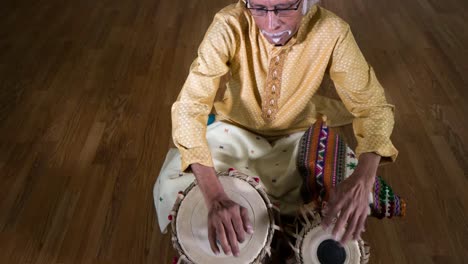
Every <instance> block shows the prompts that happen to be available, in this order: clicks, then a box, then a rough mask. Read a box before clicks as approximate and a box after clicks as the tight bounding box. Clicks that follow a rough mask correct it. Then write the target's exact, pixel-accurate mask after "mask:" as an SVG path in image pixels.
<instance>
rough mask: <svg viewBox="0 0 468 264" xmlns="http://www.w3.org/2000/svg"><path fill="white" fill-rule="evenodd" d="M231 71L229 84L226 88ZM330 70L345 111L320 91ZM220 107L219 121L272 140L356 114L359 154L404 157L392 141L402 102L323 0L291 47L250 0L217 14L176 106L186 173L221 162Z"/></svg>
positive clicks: (390, 158) (385, 158)
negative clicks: (390, 95)
mask: <svg viewBox="0 0 468 264" xmlns="http://www.w3.org/2000/svg"><path fill="white" fill-rule="evenodd" d="M228 73H229V82H228V83H227V85H226V87H222V88H221V89H220V88H219V87H220V80H221V78H222V77H223V76H226V75H227V74H228ZM325 73H329V75H330V78H331V80H332V81H333V83H334V85H335V87H336V90H337V93H338V95H339V97H340V98H341V100H342V102H343V104H344V106H345V107H346V109H347V111H346V110H345V113H343V111H341V110H340V105H337V104H336V103H333V101H332V100H329V99H327V98H326V97H322V96H318V95H316V92H317V90H318V88H319V87H320V84H321V82H322V79H323V77H324V74H325ZM213 108H214V110H215V112H216V114H217V119H218V120H225V121H228V122H230V123H232V124H234V125H237V126H239V127H242V128H245V129H248V130H250V131H252V132H254V133H257V134H259V135H262V136H265V137H270V138H275V137H277V136H281V135H286V134H290V133H293V132H297V131H302V130H306V129H307V128H308V127H309V126H311V125H312V124H313V123H314V122H315V121H316V118H317V117H318V113H320V112H322V113H323V112H325V113H326V112H327V108H328V112H330V113H335V114H336V113H338V115H336V116H335V117H333V118H329V119H330V120H329V121H327V122H330V123H329V125H330V126H333V123H334V124H335V125H339V124H340V123H341V124H343V123H347V121H346V119H347V117H346V115H347V114H348V119H349V117H351V118H352V119H349V121H351V120H352V123H353V129H354V133H355V136H356V139H357V143H358V144H357V148H356V150H355V152H356V155H357V156H358V157H359V155H360V154H362V153H365V152H374V153H377V154H379V155H381V156H382V157H383V158H382V160H381V164H382V163H386V162H394V161H395V159H396V157H397V155H398V151H397V149H396V148H395V147H394V146H393V144H392V142H391V140H390V135H391V133H392V130H393V125H394V113H393V111H394V106H393V105H391V104H388V103H387V101H386V99H385V93H384V89H383V88H382V86H381V85H380V83H379V81H378V80H377V78H376V76H375V73H374V70H373V68H372V67H371V66H370V65H369V64H368V63H367V61H366V59H365V58H364V56H363V55H362V53H361V51H360V49H359V47H358V45H357V44H356V41H355V39H354V37H353V34H352V33H351V30H350V26H349V25H348V24H347V23H346V22H345V21H344V20H342V19H341V18H339V17H338V16H337V15H335V14H333V13H332V12H330V11H328V10H326V9H324V8H323V7H320V6H318V5H314V6H313V7H311V9H310V10H309V11H308V13H307V14H306V15H305V16H304V17H303V19H302V21H301V25H300V27H299V31H298V32H297V34H296V35H295V36H294V37H293V38H292V39H291V40H290V41H289V42H288V43H287V44H286V45H285V46H274V45H272V44H270V43H269V42H268V41H267V40H266V39H265V38H264V37H263V35H262V34H261V33H260V31H259V29H258V27H257V26H256V25H255V22H254V20H253V17H252V16H251V15H250V13H249V11H248V10H247V9H246V8H245V7H244V4H243V2H242V1H239V2H238V3H237V4H232V5H229V6H227V7H226V8H224V9H223V10H221V11H220V12H218V13H217V14H216V15H215V17H214V20H213V22H212V24H211V25H210V27H209V29H208V31H207V32H206V35H205V37H204V39H203V41H202V43H201V44H200V47H199V50H198V57H197V58H196V59H195V60H194V62H193V63H192V65H191V67H190V72H189V75H188V77H187V80H186V82H185V84H184V86H183V88H182V90H181V92H180V94H179V97H178V99H177V101H176V102H175V103H174V104H173V106H172V129H173V131H172V134H173V139H174V143H175V145H176V147H177V148H178V149H179V151H180V153H181V157H182V164H181V170H182V171H186V170H187V169H188V167H189V165H190V164H193V163H200V164H203V165H206V166H211V167H212V166H213V161H212V157H211V153H210V150H209V148H208V145H207V141H206V126H207V125H206V124H207V119H208V114H209V113H210V112H211V111H212V110H213ZM331 108H334V109H331ZM343 109H344V108H343ZM340 111H341V118H340ZM346 112H347V113H346ZM349 113H350V114H349ZM339 119H341V120H339ZM343 120H344V121H343ZM348 123H349V122H348Z"/></svg>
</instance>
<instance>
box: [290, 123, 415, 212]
mask: <svg viewBox="0 0 468 264" xmlns="http://www.w3.org/2000/svg"><path fill="white" fill-rule="evenodd" d="M347 149H348V146H347V145H346V143H345V142H344V140H343V139H342V138H341V137H340V136H339V135H338V133H336V131H335V130H333V129H330V128H329V127H327V125H326V123H325V122H323V121H322V120H320V119H318V120H317V122H316V123H315V124H314V125H312V126H311V127H310V128H309V129H308V130H307V131H306V132H305V134H304V135H303V136H302V138H301V141H300V144H299V150H298V156H297V168H298V171H299V173H300V174H301V176H302V177H303V185H302V189H301V194H302V197H303V200H304V202H305V203H309V202H311V201H318V202H319V204H321V203H322V202H323V201H328V199H329V194H330V190H331V189H332V188H333V187H335V186H336V185H337V184H339V183H340V182H341V181H343V180H344V179H345V178H346V174H347V173H346V170H347V169H352V170H354V167H355V164H346V155H347V154H348V155H349V154H350V155H353V156H354V153H347ZM350 165H351V166H350ZM347 166H348V167H347ZM348 174H349V173H348ZM372 195H373V201H374V203H373V204H371V205H370V207H371V215H372V216H374V217H377V218H379V219H381V218H383V217H388V218H391V217H392V216H404V214H405V210H406V202H405V201H404V200H403V199H402V198H400V197H399V196H398V195H395V194H394V193H393V190H392V188H391V187H390V186H389V185H388V184H386V183H385V181H384V180H383V179H382V178H381V177H379V176H376V180H375V184H374V189H373V191H372Z"/></svg>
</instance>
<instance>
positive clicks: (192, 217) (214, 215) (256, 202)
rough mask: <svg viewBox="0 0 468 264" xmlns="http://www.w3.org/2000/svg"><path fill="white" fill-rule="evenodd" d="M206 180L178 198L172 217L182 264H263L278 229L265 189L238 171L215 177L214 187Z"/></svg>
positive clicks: (194, 185)
mask: <svg viewBox="0 0 468 264" xmlns="http://www.w3.org/2000/svg"><path fill="white" fill-rule="evenodd" d="M196 170H197V168H195V169H194V171H196ZM202 170H203V169H202ZM200 172H202V171H196V172H194V173H195V174H196V173H200ZM205 173H206V172H205ZM199 175H202V174H199ZM206 175H209V174H204V176H203V177H197V181H195V182H194V183H192V184H191V185H190V186H189V187H188V188H187V189H186V190H185V191H184V192H181V193H180V194H179V198H178V199H177V201H176V203H175V205H174V208H173V211H172V213H171V214H172V215H173V216H174V219H173V220H172V224H171V225H172V241H173V245H174V247H175V249H176V250H177V251H178V252H179V256H180V257H179V261H178V263H190V264H192V263H203V264H205V263H207V264H211V263H220V262H222V263H223V264H235V263H262V262H263V261H264V260H265V258H266V256H267V255H270V244H271V241H272V239H273V233H274V231H275V230H279V227H278V226H276V225H275V224H274V221H275V218H274V213H273V205H272V204H271V202H270V200H269V198H268V196H267V194H266V193H265V191H264V190H263V188H262V186H261V185H260V184H259V183H258V182H257V181H256V180H255V178H253V177H250V176H248V175H245V174H242V173H240V172H239V171H236V170H230V171H228V172H222V173H219V174H218V175H214V176H215V177H216V178H215V179H214V180H212V183H211V184H207V182H208V181H209V180H208V179H209V177H210V176H208V177H206ZM199 179H202V180H201V181H202V182H203V184H202V183H201V182H200V181H199ZM217 185H219V186H217ZM218 188H219V189H218ZM217 190H222V192H218V191H217ZM215 194H216V195H215ZM220 248H222V250H223V253H224V254H222V253H221V250H220ZM231 254H232V255H233V256H234V257H233V256H232V255H231Z"/></svg>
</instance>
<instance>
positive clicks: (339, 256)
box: [301, 226, 361, 264]
mask: <svg viewBox="0 0 468 264" xmlns="http://www.w3.org/2000/svg"><path fill="white" fill-rule="evenodd" d="M330 230H331V229H330ZM341 235H342V232H341V233H340V234H338V237H341ZM301 251H302V260H303V263H313V264H316V263H317V264H318V263H321V264H328V263H334V264H335V263H336V264H348V263H349V264H355V263H361V253H360V250H359V244H358V242H357V241H356V240H352V241H348V242H347V243H346V244H345V245H344V246H340V245H339V244H338V242H337V241H335V240H334V238H333V235H332V234H331V233H330V232H329V231H325V230H323V228H322V227H321V226H316V227H315V228H312V229H310V230H309V231H308V232H307V234H306V235H305V236H304V239H303V241H302V247H301Z"/></svg>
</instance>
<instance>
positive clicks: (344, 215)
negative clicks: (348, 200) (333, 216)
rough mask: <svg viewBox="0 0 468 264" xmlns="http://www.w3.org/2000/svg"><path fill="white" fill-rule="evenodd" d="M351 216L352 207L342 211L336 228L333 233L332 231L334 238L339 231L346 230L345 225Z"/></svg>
mask: <svg viewBox="0 0 468 264" xmlns="http://www.w3.org/2000/svg"><path fill="white" fill-rule="evenodd" d="M350 214H351V210H350V207H348V208H346V209H345V210H342V211H341V213H340V216H339V217H338V220H337V221H336V223H335V226H334V227H333V231H332V234H333V236H335V237H336V235H337V233H338V231H340V230H342V229H343V228H344V226H345V224H346V223H347V222H348V218H349V215H350Z"/></svg>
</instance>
